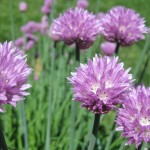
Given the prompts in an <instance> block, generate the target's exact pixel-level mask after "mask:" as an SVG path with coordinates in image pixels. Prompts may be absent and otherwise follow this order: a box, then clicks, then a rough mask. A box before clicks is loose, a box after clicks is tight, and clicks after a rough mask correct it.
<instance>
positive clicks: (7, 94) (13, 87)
mask: <svg viewBox="0 0 150 150" xmlns="http://www.w3.org/2000/svg"><path fill="white" fill-rule="evenodd" d="M26 61H27V59H26V56H25V55H24V53H23V52H22V51H20V50H18V49H17V48H16V47H14V46H13V45H12V42H5V43H4V44H1V43H0V85H1V86H0V111H1V112H3V111H4V110H3V105H5V104H10V105H12V106H16V104H17V102H18V101H20V100H22V99H23V97H24V96H26V95H29V93H28V92H26V90H27V89H28V88H30V87H31V85H30V84H27V83H26V82H27V79H28V76H29V74H30V73H31V68H29V67H28V65H27V63H26Z"/></svg>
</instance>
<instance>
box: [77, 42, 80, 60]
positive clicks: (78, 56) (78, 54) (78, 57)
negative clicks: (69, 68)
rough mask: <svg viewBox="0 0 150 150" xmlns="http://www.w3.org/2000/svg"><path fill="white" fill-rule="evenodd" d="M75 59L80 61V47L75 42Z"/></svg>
mask: <svg viewBox="0 0 150 150" xmlns="http://www.w3.org/2000/svg"><path fill="white" fill-rule="evenodd" d="M76 61H77V62H80V48H79V45H78V43H76Z"/></svg>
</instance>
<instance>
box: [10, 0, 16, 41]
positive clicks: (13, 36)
mask: <svg viewBox="0 0 150 150" xmlns="http://www.w3.org/2000/svg"><path fill="white" fill-rule="evenodd" d="M9 4H10V6H9V8H10V22H11V34H12V40H15V28H14V11H13V0H10V3H9Z"/></svg>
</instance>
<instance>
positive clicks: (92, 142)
mask: <svg viewBox="0 0 150 150" xmlns="http://www.w3.org/2000/svg"><path fill="white" fill-rule="evenodd" d="M99 123H100V114H95V118H94V124H93V130H92V135H91V138H90V143H89V147H88V150H94V148H95V145H96V138H97V134H98V129H99Z"/></svg>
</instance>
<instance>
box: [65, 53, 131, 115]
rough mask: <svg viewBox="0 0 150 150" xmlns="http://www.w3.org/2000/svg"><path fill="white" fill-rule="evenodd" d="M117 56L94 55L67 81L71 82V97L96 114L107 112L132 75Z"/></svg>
mask: <svg viewBox="0 0 150 150" xmlns="http://www.w3.org/2000/svg"><path fill="white" fill-rule="evenodd" d="M129 70H130V69H127V70H125V69H124V68H123V63H119V62H118V57H116V58H115V57H108V56H104V57H98V55H95V57H94V58H93V61H92V60H88V63H87V64H81V65H80V67H79V68H78V69H77V71H76V72H73V73H71V77H69V78H68V80H69V81H70V82H71V84H72V85H73V91H74V100H75V101H79V102H81V106H82V107H85V108H87V109H88V110H90V111H92V112H94V113H96V114H102V113H108V112H109V111H110V110H111V109H113V108H115V105H116V104H119V103H121V102H122V99H124V97H125V96H126V94H127V93H128V92H129V89H130V86H131V83H132V75H131V74H129V73H128V72H129Z"/></svg>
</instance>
